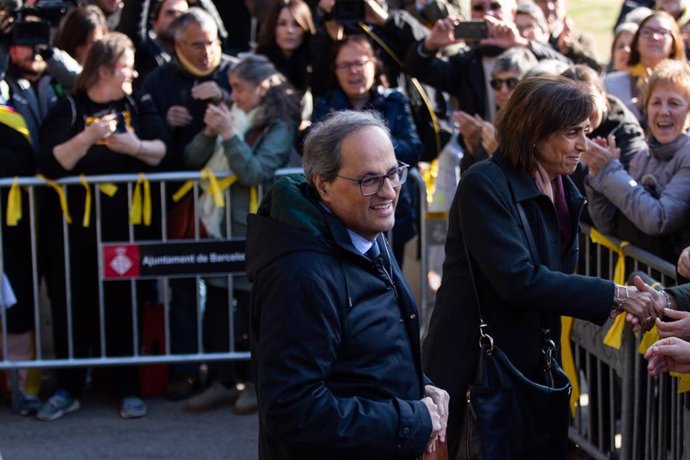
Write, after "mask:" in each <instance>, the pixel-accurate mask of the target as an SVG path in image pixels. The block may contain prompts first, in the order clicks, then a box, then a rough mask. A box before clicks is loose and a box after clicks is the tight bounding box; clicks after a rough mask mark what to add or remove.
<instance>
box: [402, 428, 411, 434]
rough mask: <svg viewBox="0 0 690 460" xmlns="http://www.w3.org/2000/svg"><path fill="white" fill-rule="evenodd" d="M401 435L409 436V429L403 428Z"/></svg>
mask: <svg viewBox="0 0 690 460" xmlns="http://www.w3.org/2000/svg"><path fill="white" fill-rule="evenodd" d="M402 433H403V434H404V435H405V436H408V435H409V434H410V429H409V428H408V427H405V428H403V430H402Z"/></svg>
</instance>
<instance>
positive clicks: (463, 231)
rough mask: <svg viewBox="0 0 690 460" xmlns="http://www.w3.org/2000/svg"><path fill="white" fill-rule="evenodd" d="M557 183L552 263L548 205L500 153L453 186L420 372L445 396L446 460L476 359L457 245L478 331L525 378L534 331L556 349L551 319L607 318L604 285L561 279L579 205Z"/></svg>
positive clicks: (531, 370)
mask: <svg viewBox="0 0 690 460" xmlns="http://www.w3.org/2000/svg"><path fill="white" fill-rule="evenodd" d="M563 186H564V191H565V196H566V201H567V203H568V208H569V211H570V216H571V218H572V227H571V232H572V235H573V236H574V238H573V241H572V242H571V243H570V245H569V247H568V248H567V250H566V252H565V253H564V255H563V256H561V248H560V236H559V235H560V233H559V226H558V218H557V215H556V208H555V207H554V205H553V203H552V202H551V200H550V199H549V198H548V197H547V196H546V195H543V194H541V193H540V192H539V190H538V189H537V187H536V185H535V183H534V180H533V178H532V177H530V176H529V175H528V174H525V173H522V172H518V171H516V170H515V169H514V168H512V167H511V166H510V164H509V163H508V162H507V161H506V160H504V159H503V157H502V154H501V153H500V152H496V154H495V155H494V156H493V158H492V159H491V160H489V161H483V162H480V163H477V164H476V165H474V166H472V167H471V168H470V169H469V170H468V171H467V172H466V173H465V174H464V175H463V177H462V179H461V181H460V185H459V188H458V192H457V194H456V196H455V199H454V201H453V204H452V206H451V209H450V216H449V227H448V236H447V238H446V260H445V263H444V265H443V281H442V283H441V287H440V289H439V291H438V295H437V298H436V305H435V308H434V311H433V313H432V316H431V322H430V325H429V333H428V335H427V338H426V340H425V342H424V349H423V360H424V366H425V371H426V372H427V373H428V375H429V377H430V378H431V379H432V380H433V381H434V384H435V385H436V386H438V387H440V388H443V389H445V390H446V391H448V393H450V404H451V407H450V419H449V425H448V440H449V448H450V450H451V458H455V457H453V455H454V454H455V453H456V452H458V450H459V451H460V452H462V451H463V449H462V448H460V446H459V441H460V437H461V434H462V432H463V429H464V427H463V417H464V414H465V393H466V390H467V385H468V384H469V383H470V382H471V381H472V380H473V379H474V377H475V372H476V365H477V357H478V354H479V347H478V340H479V319H478V314H477V306H476V301H475V296H474V290H473V287H472V280H471V278H470V272H469V268H468V264H467V259H466V257H465V251H464V249H463V240H465V242H466V243H467V247H468V248H469V252H470V256H471V257H472V259H473V261H474V267H475V276H476V278H477V284H478V286H477V288H478V292H479V296H480V302H481V308H482V313H483V316H484V320H485V321H486V322H487V324H488V325H489V329H488V332H489V334H490V335H492V336H493V338H494V339H495V341H496V344H497V345H498V346H500V347H501V348H502V349H503V350H504V351H505V353H506V354H507V355H508V357H509V358H510V359H511V360H512V362H513V364H514V365H515V366H516V367H517V368H518V369H520V370H521V371H522V372H523V373H524V374H525V375H526V376H527V377H528V378H531V379H533V380H537V377H538V376H540V374H541V372H542V365H543V359H542V357H541V356H542V352H541V345H542V331H541V328H542V325H545V326H547V327H549V328H550V330H551V337H552V338H553V340H554V341H555V342H556V343H557V344H559V343H560V341H559V339H560V335H561V326H560V316H561V315H568V316H573V317H576V318H582V319H586V320H589V321H594V322H597V323H599V324H601V323H603V322H604V321H605V320H606V318H607V317H608V314H609V312H610V311H611V308H612V306H613V286H614V285H613V283H612V282H611V281H607V280H604V279H600V278H594V277H585V276H580V275H573V274H571V273H573V271H574V269H575V264H576V261H577V256H578V238H577V225H578V223H577V222H578V219H579V216H580V212H581V210H582V206H583V204H584V199H583V197H582V195H580V193H579V192H578V191H577V189H576V188H575V186H574V185H573V183H572V182H571V181H570V179H568V178H567V177H563ZM511 190H512V191H511ZM516 201H518V202H521V203H522V205H523V208H524V209H525V214H526V216H527V220H528V222H529V224H530V228H531V230H532V234H533V235H534V240H535V243H536V246H537V252H538V253H539V258H540V259H541V263H535V261H534V260H533V258H532V256H531V255H530V251H529V246H528V243H527V239H526V236H525V232H524V231H523V229H522V224H521V220H520V217H519V213H518V208H517V205H516ZM512 422H513V423H519V421H512Z"/></svg>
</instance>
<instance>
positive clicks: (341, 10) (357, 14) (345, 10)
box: [333, 0, 365, 22]
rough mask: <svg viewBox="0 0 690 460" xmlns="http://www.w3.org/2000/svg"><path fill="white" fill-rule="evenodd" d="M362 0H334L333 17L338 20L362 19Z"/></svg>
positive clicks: (363, 11)
mask: <svg viewBox="0 0 690 460" xmlns="http://www.w3.org/2000/svg"><path fill="white" fill-rule="evenodd" d="M364 14H365V5H364V0H335V5H334V6H333V19H334V20H336V21H338V22H359V21H364Z"/></svg>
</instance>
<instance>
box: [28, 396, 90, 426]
mask: <svg viewBox="0 0 690 460" xmlns="http://www.w3.org/2000/svg"><path fill="white" fill-rule="evenodd" d="M80 408H81V405H80V404H79V400H78V399H72V397H71V396H70V395H69V393H68V392H67V391H65V390H57V391H56V392H55V393H54V394H53V396H51V397H50V399H49V400H48V402H47V403H45V404H43V406H41V408H40V409H39V411H38V413H37V414H36V418H37V419H39V420H42V421H44V422H50V421H52V420H57V419H59V418H60V417H62V416H63V415H66V414H69V413H70V412H74V411H77V410H79V409H80Z"/></svg>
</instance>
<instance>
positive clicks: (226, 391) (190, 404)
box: [187, 381, 240, 412]
mask: <svg viewBox="0 0 690 460" xmlns="http://www.w3.org/2000/svg"><path fill="white" fill-rule="evenodd" d="M239 395H240V390H238V389H237V387H236V386H234V385H233V386H232V387H230V388H228V387H226V386H225V385H223V384H222V383H220V382H219V381H214V382H213V383H212V384H211V386H210V387H208V388H207V389H206V391H204V392H203V393H200V394H198V395H196V396H194V397H193V398H191V399H190V400H189V401H187V410H190V411H192V412H196V411H202V410H208V409H213V408H214V407H218V406H220V405H222V404H232V403H234V402H235V401H236V400H237V398H238V397H239Z"/></svg>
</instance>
